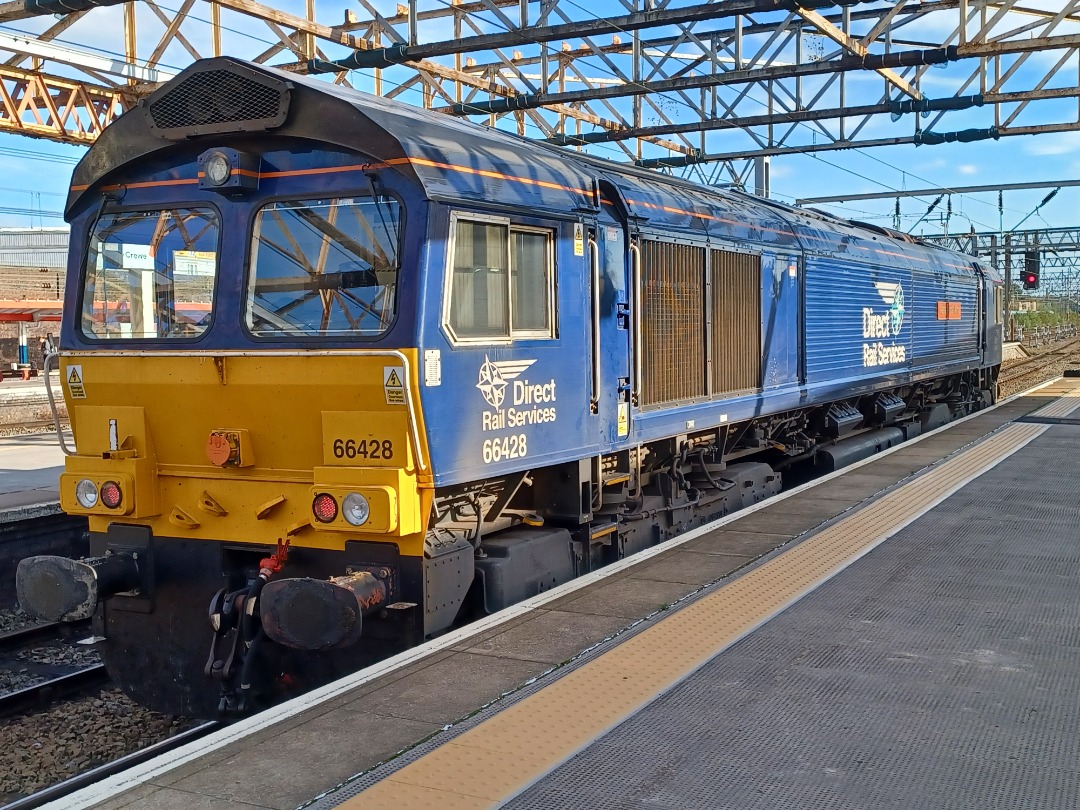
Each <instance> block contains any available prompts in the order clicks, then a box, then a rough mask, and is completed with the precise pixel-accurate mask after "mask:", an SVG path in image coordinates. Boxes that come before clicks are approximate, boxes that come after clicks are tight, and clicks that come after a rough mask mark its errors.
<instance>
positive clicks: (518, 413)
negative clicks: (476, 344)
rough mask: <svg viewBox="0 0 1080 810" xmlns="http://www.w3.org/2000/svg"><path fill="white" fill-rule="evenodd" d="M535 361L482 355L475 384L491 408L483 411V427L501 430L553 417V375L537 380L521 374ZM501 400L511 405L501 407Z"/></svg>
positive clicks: (502, 402) (549, 420)
mask: <svg viewBox="0 0 1080 810" xmlns="http://www.w3.org/2000/svg"><path fill="white" fill-rule="evenodd" d="M535 362H536V361H535V360H492V359H491V358H489V357H488V356H487V355H484V362H483V364H481V366H480V373H479V374H478V375H477V382H476V387H477V388H478V389H479V391H480V393H481V394H483V396H484V401H485V402H487V404H488V405H490V406H491V407H492V409H493V410H485V411H484V412H483V414H482V422H481V429H482V430H484V431H489V430H502V429H503V428H508V427H524V426H526V425H538V424H542V423H544V422H554V421H555V378H554V377H552V378H550V379H548V380H547V381H546V382H541V383H536V382H531V381H530V380H527V379H525V378H524V377H522V376H521V375H522V374H524V373H525V372H526V371H527V370H528V369H529V368H530V367H531V366H532V365H533V363H535ZM504 404H507V405H510V406H511V407H507V408H504V407H503V405H504Z"/></svg>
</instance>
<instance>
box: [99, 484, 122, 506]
mask: <svg viewBox="0 0 1080 810" xmlns="http://www.w3.org/2000/svg"><path fill="white" fill-rule="evenodd" d="M99 495H100V496H101V504H102V506H106V507H108V508H109V509H115V508H116V507H118V506H119V505H120V501H121V500H122V499H123V494H122V493H121V492H120V485H119V484H117V483H116V482H115V481H106V482H105V483H104V484H102V485H101V489H100V490H99Z"/></svg>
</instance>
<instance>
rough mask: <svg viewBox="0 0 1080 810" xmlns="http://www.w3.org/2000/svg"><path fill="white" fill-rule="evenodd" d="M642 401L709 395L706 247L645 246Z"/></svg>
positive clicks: (642, 257)
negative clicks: (706, 331) (706, 372)
mask: <svg viewBox="0 0 1080 810" xmlns="http://www.w3.org/2000/svg"><path fill="white" fill-rule="evenodd" d="M641 286H642V346H641V351H642V353H643V354H642V361H643V362H642V385H641V404H642V405H645V406H647V405H659V404H662V403H666V402H677V401H680V400H687V399H694V398H698V397H703V396H704V395H705V249H704V248H701V247H694V246H692V245H673V244H669V243H665V242H652V241H644V242H642V246H641Z"/></svg>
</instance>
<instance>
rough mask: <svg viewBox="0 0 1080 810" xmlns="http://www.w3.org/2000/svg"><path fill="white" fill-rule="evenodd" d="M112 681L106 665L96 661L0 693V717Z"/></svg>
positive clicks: (22, 712) (35, 707)
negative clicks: (71, 670) (53, 676)
mask: <svg viewBox="0 0 1080 810" xmlns="http://www.w3.org/2000/svg"><path fill="white" fill-rule="evenodd" d="M108 682H109V673H108V672H106V671H105V665H104V664H93V665H91V666H89V667H84V668H83V669H78V670H75V671H74V672H69V673H67V674H64V675H59V676H57V677H55V678H50V679H49V680H47V681H42V682H40V683H35V684H33V685H32V686H27V687H25V688H23V689H16V690H15V691H13V692H8V693H6V694H4V695H0V717H10V716H11V715H15V714H25V713H26V712H30V711H33V710H34V709H38V708H41V707H43V706H47V705H48V704H50V703H52V702H54V701H56V700H59V699H60V698H63V697H68V696H69V695H72V694H74V693H77V692H82V691H84V690H87V689H98V688H100V687H102V686H105V684H107V683H108Z"/></svg>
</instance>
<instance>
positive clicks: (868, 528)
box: [340, 390, 1080, 810]
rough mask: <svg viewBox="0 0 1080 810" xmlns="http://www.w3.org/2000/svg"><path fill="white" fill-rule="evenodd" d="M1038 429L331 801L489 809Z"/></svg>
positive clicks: (1006, 439) (1018, 431)
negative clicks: (367, 785)
mask: <svg viewBox="0 0 1080 810" xmlns="http://www.w3.org/2000/svg"><path fill="white" fill-rule="evenodd" d="M1055 393H1057V392H1055ZM1062 393H1063V394H1064V395H1065V398H1063V399H1062V400H1059V401H1056V402H1054V403H1051V404H1050V405H1047V406H1045V407H1044V408H1042V409H1040V411H1039V412H1037V413H1039V415H1043V416H1064V415H1066V414H1067V413H1071V412H1072V411H1073V410H1074V409H1075V408H1077V407H1078V406H1080V390H1074V391H1070V392H1067V393H1066V392H1062ZM1048 409H1053V411H1052V412H1047V411H1048ZM1059 411H1060V412H1059ZM1048 429H1049V426H1048V425H1040V424H1029V423H1025V424H1019V423H1014V424H1010V425H1007V426H1006V427H1004V428H1002V429H1001V430H999V431H998V432H996V433H995V434H993V435H991V436H990V437H988V438H987V439H986V440H984V441H982V442H980V443H978V444H976V445H975V446H973V447H971V448H970V449H968V450H966V451H964V452H962V453H961V454H959V455H957V456H955V457H953V458H951V459H949V460H947V461H945V462H943V463H942V464H941V465H940V466H939V467H937V468H934V469H932V470H931V471H930V472H928V473H926V474H925V475H922V476H920V477H918V478H916V479H914V480H913V481H911V482H910V483H908V484H906V485H904V486H903V487H900V488H898V489H896V490H894V491H892V492H890V493H888V494H887V495H885V496H883V497H882V498H880V499H879V500H877V501H875V502H874V503H872V504H870V505H869V506H867V507H866V508H864V509H862V510H860V511H858V512H856V513H855V514H853V515H851V516H850V517H848V518H845V519H844V520H841V521H839V522H837V523H835V524H833V525H832V526H829V527H827V528H825V529H823V530H822V531H820V532H818V533H817V534H816V535H814V536H812V537H810V538H809V539H807V540H805V541H804V542H802V543H800V544H799V545H797V546H795V547H793V548H792V549H791V550H789V551H786V552H784V553H783V554H781V555H780V556H778V557H776V558H774V559H772V560H770V561H769V562H767V563H765V564H763V565H761V566H759V567H758V568H756V569H753V570H751V571H750V572H749V573H747V574H745V575H744V576H742V577H739V578H738V579H736V580H734V581H732V582H731V583H729V584H727V585H725V586H723V587H722V588H720V589H718V590H716V591H714V592H713V593H711V594H709V595H708V596H705V597H703V598H701V599H699V600H698V601H696V602H693V603H691V604H689V605H688V606H687V607H685V608H683V609H681V610H679V611H677V612H675V613H673V614H672V615H671V616H669V617H667V618H665V619H663V620H662V621H660V622H658V623H657V624H655V625H654V626H652V627H650V628H649V629H647V630H645V631H643V632H641V633H639V634H637V635H635V636H632V637H631V638H629V639H628V640H627V641H625V642H624V643H622V644H621V645H619V646H617V647H614V648H612V649H611V650H609V651H608V652H606V653H604V654H603V655H600V656H599V657H597V658H596V659H594V660H592V661H590V662H588V663H586V664H584V665H582V666H581V667H578V668H577V669H575V670H572V671H571V672H569V673H568V674H566V675H565V676H563V677H561V678H559V679H558V680H556V681H554V682H552V683H551V685H549V686H547V687H546V688H544V689H542V690H540V691H538V692H536V693H535V694H533V695H530V696H529V697H526V698H524V699H522V700H521V701H519V702H517V703H515V704H513V705H511V706H509V707H508V708H506V709H504V710H503V711H501V712H499V713H498V714H495V715H493V716H492V717H491V718H490V719H488V720H485V721H484V722H482V723H480V724H479V725H477V726H476V727H474V728H472V729H470V730H469V731H467V732H465V733H464V734H462V735H460V736H459V737H456V738H454V739H453V740H451V741H449V742H447V743H445V744H443V745H441V746H439V747H438V748H436V749H434V750H432V751H431V752H430V753H428V754H426V755H425V756H423V757H421V758H420V759H418V760H416V761H415V762H412V763H411V764H409V765H407V766H405V767H404V768H402V769H401V770H399V771H397V772H396V773H393V774H391V775H390V776H388V777H386V778H385V779H383V780H382V781H380V782H378V783H376V784H375V785H373V786H372V787H370V788H368V789H367V790H365V791H363V792H362V793H360V794H358V795H357V796H355V797H353V798H351V799H349V800H347V801H346V802H344V803H343V804H342V805H340V806H341V807H345V808H350V810H355V809H356V808H364V810H372V809H374V808H395V809H396V808H402V807H408V808H418V809H419V808H433V810H434V809H435V808H437V809H438V810H458V808H488V807H497V806H499V805H500V804H502V803H504V802H506V801H507V800H509V799H510V798H512V797H513V796H515V795H516V794H518V793H520V792H521V791H522V790H524V789H525V788H526V787H528V786H529V785H530V784H532V783H533V782H535V781H537V780H538V779H540V778H542V777H543V776H544V775H545V774H547V773H549V772H550V771H551V770H553V769H554V768H556V767H557V766H558V765H560V764H561V763H563V762H565V761H566V760H567V759H569V758H570V757H571V756H573V755H574V754H575V753H577V752H578V751H580V750H582V749H583V748H585V747H586V746H588V745H589V744H590V743H592V742H593V741H594V740H596V739H597V738H598V737H600V736H601V735H602V734H604V733H605V732H606V731H608V730H609V729H611V728H613V727H614V726H615V725H617V724H618V723H620V722H622V721H623V720H625V719H626V718H628V717H630V716H632V715H633V714H634V713H635V712H637V711H638V710H640V709H641V708H642V707H643V706H645V705H646V704H648V703H649V702H650V701H652V700H654V699H655V698H656V697H658V696H659V695H661V694H662V693H664V692H666V691H667V690H668V689H670V688H671V687H672V686H674V685H675V684H676V683H678V682H679V681H681V680H682V679H684V678H686V677H687V676H688V675H690V674H691V673H693V672H694V670H696V669H698V668H699V667H701V666H702V665H703V664H705V663H706V662H708V661H709V660H710V659H711V658H713V657H714V656H715V655H717V654H718V653H720V652H722V651H723V650H724V649H726V648H727V647H729V646H731V645H732V644H734V643H735V642H736V641H738V640H739V639H740V638H742V637H743V636H745V635H746V634H748V633H750V632H751V631H753V630H754V629H755V628H757V627H758V626H760V625H761V624H763V623H765V622H767V621H768V620H769V619H771V618H772V617H774V616H776V615H777V614H778V613H780V612H781V611H783V610H784V609H785V608H786V607H788V606H790V605H791V604H793V603H794V602H796V601H798V599H799V598H801V597H802V596H803V595H805V594H807V593H809V592H810V591H812V590H813V589H814V588H816V587H818V586H819V585H821V584H822V583H823V582H825V581H826V580H828V579H829V578H830V577H832V576H833V575H835V574H836V573H838V572H840V571H841V570H843V569H844V568H846V567H847V566H848V565H850V564H851V563H852V562H854V561H855V560H857V559H858V558H859V557H861V556H863V555H864V554H866V553H867V552H869V551H871V550H872V549H873V548H874V547H875V546H877V545H878V544H880V543H882V542H884V541H885V540H886V539H888V538H889V537H891V536H892V535H893V534H895V533H896V532H898V531H899V530H900V529H902V528H903V527H905V526H906V525H908V524H909V523H911V522H913V521H914V520H916V519H917V518H918V517H919V516H921V515H922V514H924V513H925V512H926V511H928V510H929V509H931V508H932V507H934V506H935V505H937V504H938V503H940V502H941V501H943V500H944V499H945V498H947V497H948V496H949V495H950V494H952V493H953V492H955V491H956V490H958V489H959V488H960V487H962V486H964V485H965V484H966V483H968V482H969V481H971V480H972V479H973V478H976V477H977V476H979V475H981V474H982V473H984V472H986V471H987V470H989V469H990V468H992V467H993V466H994V465H996V464H997V463H998V462H1000V461H1001V460H1002V459H1004V458H1006V457H1007V456H1009V455H1011V454H1013V453H1015V452H1016V451H1017V450H1019V449H1020V448H1021V447H1023V446H1024V445H1026V444H1027V443H1028V442H1030V441H1031V440H1032V439H1034V438H1035V437H1036V436H1038V435H1040V434H1041V433H1043V432H1045V431H1046V430H1048Z"/></svg>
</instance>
